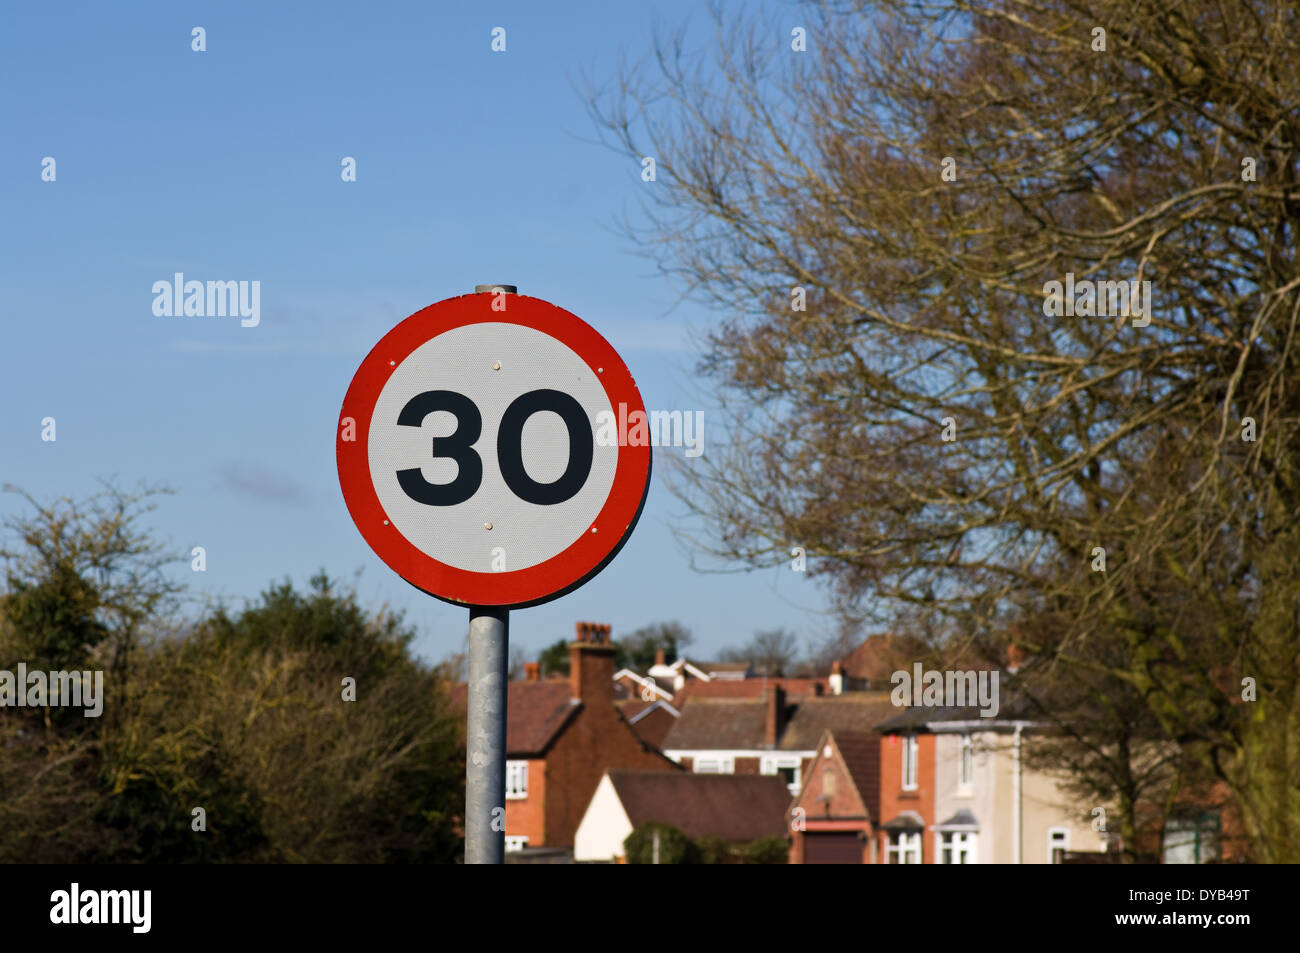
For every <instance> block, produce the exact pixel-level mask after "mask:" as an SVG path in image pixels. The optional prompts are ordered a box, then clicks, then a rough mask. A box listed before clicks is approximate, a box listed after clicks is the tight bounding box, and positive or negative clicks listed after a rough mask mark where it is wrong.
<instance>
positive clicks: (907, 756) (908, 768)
mask: <svg viewBox="0 0 1300 953" xmlns="http://www.w3.org/2000/svg"><path fill="white" fill-rule="evenodd" d="M903 790H904V791H915V790H916V735H908V736H907V737H906V738H904V739H903Z"/></svg>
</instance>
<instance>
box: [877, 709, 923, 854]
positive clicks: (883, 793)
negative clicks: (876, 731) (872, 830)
mask: <svg viewBox="0 0 1300 953" xmlns="http://www.w3.org/2000/svg"><path fill="white" fill-rule="evenodd" d="M903 743H904V742H903V736H902V735H892V736H891V735H882V736H881V738H880V820H881V822H884V821H889V820H893V819H894V818H895V817H897V816H898V815H899V814H901V813H902V812H903V811H912V812H914V813H916V814H919V815H921V818H922V819H923V820H924V821H925V830H924V831H923V832H922V834H921V862H922V863H926V864H933V863H934V862H935V861H936V860H937V859H938V858H936V857H934V856H932V855H933V854H934V838H933V837H931V836H929V835H930V825H932V824H934V823H935V819H934V735H931V734H919V735H917V746H916V790H914V791H904V790H903ZM882 835H883V832H882ZM879 840H880V843H879V847H878V850H879V853H878V855H877V858H876V859H877V860H878V862H880V863H882V864H883V863H887V862H888V860H889V857H888V855H887V853H886V850H887V847H888V843H887V838H886V837H885V836H881V837H880V839H879Z"/></svg>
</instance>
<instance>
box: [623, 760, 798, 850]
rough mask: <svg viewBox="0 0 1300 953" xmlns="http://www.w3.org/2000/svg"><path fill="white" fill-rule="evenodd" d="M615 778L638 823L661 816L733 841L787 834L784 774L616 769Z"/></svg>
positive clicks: (692, 832)
mask: <svg viewBox="0 0 1300 953" xmlns="http://www.w3.org/2000/svg"><path fill="white" fill-rule="evenodd" d="M609 780H610V782H611V783H612V784H613V785H614V790H615V792H616V793H617V794H618V799H619V801H620V802H621V803H622V805H623V810H625V811H626V812H627V817H628V820H629V821H631V822H632V826H633V827H637V826H639V825H641V824H644V823H646V822H647V821H659V822H660V823H663V824H671V825H672V826H673V827H676V828H678V829H679V830H681V831H682V832H683V833H685V834H686V835H687V836H688V837H691V838H695V837H701V836H703V835H705V834H712V835H713V836H715V837H721V838H723V839H724V840H728V841H733V842H735V841H748V840H753V839H754V838H756V837H767V836H777V837H779V836H782V835H783V834H785V815H786V809H787V808H788V807H789V806H790V791H789V789H788V788H787V787H786V785H785V781H784V780H782V778H781V777H780V776H779V775H760V774H689V773H687V772H684V771H683V772H677V771H610V772H609Z"/></svg>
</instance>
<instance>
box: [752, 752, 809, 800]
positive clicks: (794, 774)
mask: <svg viewBox="0 0 1300 953" xmlns="http://www.w3.org/2000/svg"><path fill="white" fill-rule="evenodd" d="M799 768H800V765H799V758H798V757H797V756H789V755H779V756H778V755H764V756H763V760H762V762H761V763H760V765H759V773H760V774H779V775H780V776H781V777H782V778H784V779H785V784H786V787H788V788H789V789H790V793H791V794H797V793H798V792H799V786H800V785H801V784H802V783H803V780H802V779H801V778H800V776H799V775H800V770H799Z"/></svg>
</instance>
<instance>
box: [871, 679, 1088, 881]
mask: <svg viewBox="0 0 1300 953" xmlns="http://www.w3.org/2000/svg"><path fill="white" fill-rule="evenodd" d="M1016 708H1017V706H1016V705H1015V703H1014V702H1012V703H1010V704H1005V705H1003V706H1002V708H1001V712H1000V713H999V714H998V715H997V716H995V717H992V718H983V717H980V714H979V709H978V708H973V707H961V708H955V707H925V706H916V707H910V706H909V707H907V708H906V710H905V711H904V713H903V714H901V715H899V716H898V717H896V718H893V719H890V720H889V721H887V722H885V723H884V724H883V725H881V726H880V728H879V729H878V730H880V731H881V732H882V733H884V734H885V735H886V736H889V735H898V736H916V735H924V734H928V735H931V736H932V737H933V741H934V744H933V752H934V771H933V774H932V775H930V777H932V778H933V781H932V784H933V791H931V792H922V793H925V794H929V795H930V797H932V799H933V800H932V802H931V803H932V804H933V810H932V811H929V810H927V811H926V812H925V814H926V816H925V817H924V818H923V819H922V824H921V826H922V827H923V828H924V829H923V830H922V831H921V833H922V837H923V838H924V840H923V845H922V846H923V849H922V850H921V851H920V855H921V856H922V857H924V862H925V863H939V864H945V863H955V864H960V863H965V864H1050V863H1060V862H1061V861H1062V860H1063V859H1064V855H1065V853H1066V852H1069V853H1071V854H1079V853H1105V851H1106V848H1107V835H1106V834H1105V833H1104V832H1099V831H1094V830H1093V829H1092V810H1093V808H1094V807H1096V805H1090V804H1083V803H1080V802H1079V801H1078V799H1077V798H1072V797H1071V796H1070V795H1069V794H1068V793H1067V791H1066V790H1065V788H1064V786H1063V785H1062V784H1061V783H1060V781H1059V779H1057V778H1056V777H1053V776H1052V775H1050V774H1049V773H1047V772H1045V771H1043V770H1042V769H1041V768H1031V767H1030V766H1029V765H1028V764H1027V763H1026V752H1027V749H1028V746H1029V745H1032V744H1033V743H1034V737H1035V729H1036V728H1038V726H1036V725H1035V724H1034V723H1033V722H1032V721H1029V720H1027V719H1025V718H1024V717H1023V714H1018V713H1017V711H1016ZM898 750H902V749H898ZM908 750H918V749H917V747H916V746H912V747H911V748H909V749H908ZM894 756H896V750H895V749H893V748H890V747H889V746H888V743H887V739H886V744H885V746H884V747H882V758H890V757H894ZM927 774H928V772H925V771H921V772H920V776H921V777H922V778H923V779H924V778H925V777H926V775H927ZM928 800H930V798H929V797H927V798H924V799H923V800H922V801H919V802H918V803H924V801H928ZM925 806H926V807H928V805H925ZM886 813H890V812H889V811H886Z"/></svg>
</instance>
